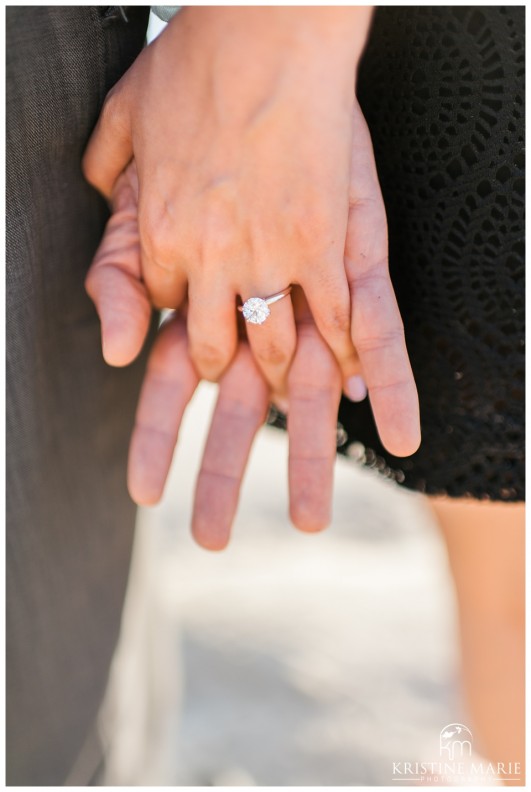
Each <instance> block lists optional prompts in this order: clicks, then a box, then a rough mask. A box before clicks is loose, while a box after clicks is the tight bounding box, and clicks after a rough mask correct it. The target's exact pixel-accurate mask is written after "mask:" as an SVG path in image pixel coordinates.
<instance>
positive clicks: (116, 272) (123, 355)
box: [85, 263, 151, 366]
mask: <svg viewBox="0 0 531 792" xmlns="http://www.w3.org/2000/svg"><path fill="white" fill-rule="evenodd" d="M85 288H86V290H87V292H88V294H89V296H90V297H91V299H92V300H93V302H94V304H95V306H96V310H97V312H98V315H99V317H100V322H101V343H102V351H103V357H104V358H105V361H106V362H107V363H108V364H109V365H110V366H127V365H128V364H129V363H131V362H132V361H133V360H134V359H135V358H136V357H137V355H138V354H139V353H140V350H141V349H142V346H143V344H144V341H145V339H146V336H147V333H148V330H149V325H150V319H151V305H150V303H149V299H148V296H147V292H146V289H145V287H144V284H143V283H142V282H141V281H139V280H137V279H136V278H135V277H134V276H132V275H130V274H129V273H127V272H125V271H124V270H122V269H121V268H120V265H119V264H113V263H109V264H103V265H101V266H94V265H93V267H92V268H91V269H90V270H89V273H88V275H87V279H86V281H85Z"/></svg>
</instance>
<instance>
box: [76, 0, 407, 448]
mask: <svg viewBox="0 0 531 792" xmlns="http://www.w3.org/2000/svg"><path fill="white" fill-rule="evenodd" d="M370 13H371V12H370V9H369V8H368V7H351V8H336V9H334V8H315V9H288V8H236V9H231V8H226V7H223V8H200V7H194V8H187V9H185V10H184V11H183V12H181V13H179V14H178V15H177V17H175V19H174V20H173V21H172V22H171V23H170V24H169V25H168V27H167V29H166V30H165V32H164V33H163V34H162V35H161V36H160V37H159V38H158V39H157V40H156V41H155V42H154V43H153V44H151V45H150V46H149V47H147V48H146V49H145V50H144V51H143V52H142V54H141V55H140V56H139V58H138V59H137V61H136V62H135V63H134V64H133V66H132V67H131V69H130V70H129V71H128V72H127V74H126V75H125V76H124V77H123V78H122V80H120V82H119V83H118V84H117V85H116V86H115V88H113V90H112V91H111V93H110V95H109V97H108V99H107V101H106V103H105V106H104V109H103V112H102V115H101V118H100V121H99V122H98V125H97V127H96V129H95V131H94V134H93V136H92V138H91V141H90V143H89V146H88V148H87V151H86V155H85V158H84V171H85V174H86V176H87V178H88V180H89V181H90V182H91V183H92V184H93V185H94V186H96V187H97V188H98V189H100V190H101V191H102V192H103V193H104V194H105V195H107V196H110V194H111V191H112V188H113V185H114V184H115V182H116V180H117V178H118V177H119V175H120V173H121V172H122V171H123V169H124V168H125V167H126V165H127V164H128V162H130V161H131V158H132V157H133V156H134V160H135V163H136V168H137V173H138V196H139V198H138V240H137V244H138V246H139V264H138V273H137V280H138V282H140V280H142V283H143V284H144V285H145V293H146V295H147V297H148V300H149V302H152V303H153V304H155V305H156V306H159V307H169V308H176V307H178V306H179V305H181V304H182V303H183V300H184V299H185V296H186V295H187V296H188V313H187V331H188V347H189V352H190V356H191V359H192V361H193V364H194V366H195V368H196V370H197V371H198V373H199V374H200V375H201V376H202V377H204V378H207V379H210V380H214V381H215V380H218V379H219V377H220V376H221V375H222V374H223V372H225V371H226V370H227V368H228V366H229V364H230V361H231V360H232V359H233V357H234V355H235V354H236V350H237V348H238V328H237V321H236V313H237V312H236V305H237V300H238V298H240V299H242V300H245V299H247V298H248V297H250V296H263V297H265V296H268V295H270V294H273V293H275V292H277V291H279V290H280V289H283V288H284V287H285V286H287V285H288V284H289V283H292V284H298V285H300V286H301V287H302V289H303V291H304V294H305V297H306V300H307V302H308V305H309V308H310V311H311V315H312V316H313V320H314V322H315V325H316V326H317V328H318V330H319V332H320V334H321V336H322V337H323V338H324V340H325V341H326V343H327V344H328V347H329V348H330V349H331V350H332V352H333V354H334V356H335V358H336V360H337V362H338V364H339V366H340V369H341V374H342V381H343V386H344V388H345V390H346V392H347V393H348V391H349V388H348V384H349V381H350V379H351V377H353V376H356V375H359V374H360V373H361V375H362V376H363V379H364V381H365V382H366V384H367V387H368V391H369V398H370V400H371V405H372V408H373V412H374V416H375V420H376V424H377V426H378V430H379V433H380V437H381V439H382V442H383V444H384V445H385V446H386V448H387V449H388V450H389V451H390V452H392V453H393V454H395V455H398V456H402V455H408V454H411V453H413V452H414V451H415V450H416V449H417V448H418V446H419V443H420V421H419V407H418V397H417V392H416V388H415V383H414V379H413V374H412V371H411V366H410V363H409V359H408V355H407V350H406V346H405V342H404V333H403V326H402V321H401V318H400V313H399V310H398V306H397V303H396V299H395V295H394V292H393V288H392V284H391V281H390V278H389V271H388V261H387V225H386V218H385V209H384V205H383V201H382V197H381V193H380V189H379V185H378V179H377V175H376V168H375V165H374V157H373V152H372V145H371V141H370V136H369V132H368V130H367V126H366V124H365V120H364V119H363V116H362V114H361V111H360V109H359V106H358V104H357V102H356V100H355V95H354V87H355V75H356V67H357V62H358V59H359V57H360V54H361V51H362V49H363V44H364V41H365V38H366V35H367V30H368V25H369V20H370ZM242 64H245V68H243V67H242ZM107 275H108V277H110V274H109V273H107ZM98 285H99V283H98ZM115 285H116V283H114V284H113V288H112V289H111V281H110V280H109V281H108V287H107V288H108V295H107V296H106V297H103V296H102V294H101V293H100V295H99V298H98V299H99V301H100V303H101V304H103V302H107V303H108V304H110V303H111V301H112V299H113V297H114V295H115V294H116V291H115V288H114V287H115ZM90 286H91V285H90V284H89V291H90ZM133 289H136V291H137V294H133ZM118 300H119V302H120V304H121V306H122V309H123V311H122V313H123V314H124V315H123V316H122V319H123V320H124V322H126V317H125V313H127V307H126V304H127V301H131V305H132V308H131V311H130V312H129V313H130V317H135V316H136V314H135V311H136V309H137V308H138V305H139V301H140V300H142V301H143V305H145V304H146V303H145V301H144V297H143V295H142V294H140V293H139V290H138V288H137V287H136V286H135V285H134V284H133V282H132V281H131V280H130V281H129V286H128V287H127V294H126V293H125V292H124V293H123V294H121V295H119V297H118ZM133 302H134V305H133ZM132 321H133V319H132V320H131V323H130V325H131V326H132ZM135 321H136V320H135ZM141 321H142V323H139V324H138V325H137V326H136V327H135V329H134V330H131V333H132V335H130V336H129V340H128V342H127V343H126V342H125V341H124V342H123V347H122V348H120V350H119V351H117V346H115V347H113V348H112V351H110V350H111V348H110V347H109V349H107V348H106V349H105V354H106V356H107V359H108V360H109V361H110V362H118V363H120V362H121V363H125V362H127V361H128V359H129V358H130V355H131V350H132V349H133V348H134V347H135V345H136V344H137V340H138V337H139V336H140V335H141V334H142V332H143V330H144V326H145V325H144V324H143V323H145V321H146V319H145V316H144V314H143V316H142V320H141ZM213 329H215V332H213ZM247 337H248V342H249V345H250V348H251V350H252V352H253V355H254V358H255V361H256V363H257V365H258V367H259V369H260V370H261V372H262V374H263V375H264V377H265V379H266V381H267V382H268V384H269V386H270V388H271V389H272V390H273V391H274V392H275V393H276V394H278V395H279V398H284V399H285V398H286V396H287V387H288V371H289V369H290V364H291V363H292V361H293V357H294V354H295V350H296V348H297V326H296V317H295V314H294V306H293V300H292V299H291V297H287V298H284V299H283V300H281V301H280V302H279V303H277V304H275V305H274V306H273V307H272V317H271V318H270V319H269V320H268V321H267V322H266V323H265V324H264V325H262V326H255V327H253V326H249V327H248V328H247ZM108 343H109V344H111V346H112V344H113V343H114V342H111V341H109V342H108Z"/></svg>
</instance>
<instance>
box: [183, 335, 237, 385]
mask: <svg viewBox="0 0 531 792" xmlns="http://www.w3.org/2000/svg"><path fill="white" fill-rule="evenodd" d="M190 356H191V358H192V360H193V362H194V364H195V366H196V368H197V369H198V370H199V373H200V374H201V375H202V376H203V377H205V378H207V379H213V378H215V377H218V376H219V375H220V374H221V372H222V371H223V370H224V369H225V368H226V366H227V365H228V364H229V362H230V355H229V354H228V353H227V352H226V351H225V350H224V349H222V348H221V347H219V346H217V345H216V344H212V343H210V342H208V341H197V342H195V343H193V344H192V345H191V349H190Z"/></svg>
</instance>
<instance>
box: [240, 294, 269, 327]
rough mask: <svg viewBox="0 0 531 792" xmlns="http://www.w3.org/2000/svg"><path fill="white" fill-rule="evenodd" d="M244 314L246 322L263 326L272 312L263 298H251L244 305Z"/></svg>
mask: <svg viewBox="0 0 531 792" xmlns="http://www.w3.org/2000/svg"><path fill="white" fill-rule="evenodd" d="M242 313H243V315H244V318H245V321H246V322H250V323H251V324H263V323H264V322H265V320H266V319H267V317H268V316H269V314H270V313H271V311H270V310H269V306H268V304H267V303H266V301H265V300H262V298H261V297H251V299H250V300H247V301H246V302H244V304H243V308H242Z"/></svg>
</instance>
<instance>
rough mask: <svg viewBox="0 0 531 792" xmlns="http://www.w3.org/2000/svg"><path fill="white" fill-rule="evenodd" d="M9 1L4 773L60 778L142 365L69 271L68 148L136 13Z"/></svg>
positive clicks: (113, 534) (74, 743)
mask: <svg viewBox="0 0 531 792" xmlns="http://www.w3.org/2000/svg"><path fill="white" fill-rule="evenodd" d="M127 16H128V20H129V21H128V22H127V23H126V22H125V21H124V20H123V18H122V17H121V15H120V14H114V13H112V11H111V12H109V7H105V8H103V7H102V8H96V7H92V8H91V7H82V8H79V7H78V8H76V7H71V6H61V7H57V6H48V7H42V6H39V7H22V6H18V7H17V6H11V7H8V8H7V276H6V281H7V454H8V459H7V551H6V552H7V782H8V784H14V785H21V784H24V785H53V784H61V783H63V782H64V781H65V779H66V778H67V776H68V773H69V771H70V770H71V768H72V766H73V765H74V763H75V760H76V757H77V756H78V754H79V752H80V750H81V748H82V746H83V744H84V743H85V741H86V739H87V735H88V734H90V730H91V727H92V726H93V724H94V721H95V717H96V714H97V710H98V707H99V704H100V701H101V698H102V694H103V692H104V688H105V684H106V680H107V674H108V669H109V664H110V660H111V656H112V652H113V649H114V646H115V642H116V639H117V635H118V629H119V621H120V613H121V608H122V603H123V597H124V592H125V586H126V581H127V573H128V565H129V558H130V551H131V543H132V537H133V527H134V517H135V509H134V506H133V504H132V502H131V501H130V499H129V497H128V495H127V491H126V484H125V469H126V455H127V444H128V438H129V432H130V429H131V425H132V421H133V413H134V407H135V402H136V398H137V394H138V388H139V384H140V380H141V376H142V370H143V361H139V362H138V363H136V364H135V365H133V366H131V367H128V368H127V369H123V370H113V369H111V368H109V367H107V366H106V365H105V364H104V363H103V360H102V358H101V352H100V341H99V323H98V319H97V316H96V314H95V311H94V309H93V307H92V304H91V303H90V301H89V299H88V298H87V296H86V294H85V292H84V288H83V280H84V276H85V273H86V270H87V268H88V266H89V263H90V261H91V257H92V254H93V252H94V250H95V248H96V246H97V244H98V241H99V239H100V237H101V234H102V230H103V226H104V223H105V220H106V217H107V209H106V206H105V204H104V202H103V201H102V199H101V198H99V197H98V196H97V195H96V193H95V192H94V191H93V190H92V189H91V188H89V187H88V186H87V185H86V184H85V183H84V181H83V178H82V175H81V172H80V159H81V154H82V151H83V148H84V145H85V143H86V141H87V138H88V135H89V133H90V131H91V129H92V127H93V125H94V123H95V121H96V118H97V116H98V112H99V109H100V106H101V103H102V101H103V99H104V96H105V94H106V92H107V90H108V89H109V88H110V87H111V85H112V84H113V83H114V82H115V81H116V80H117V79H118V78H119V77H120V75H121V74H122V72H123V71H124V70H125V69H126V68H127V67H128V66H129V65H130V63H131V62H132V61H133V60H134V58H135V57H136V55H137V54H138V51H139V50H140V49H141V47H142V44H143V39H144V35H145V29H146V25H147V18H148V8H147V7H136V8H132V7H130V8H129V9H128V14H127Z"/></svg>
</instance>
